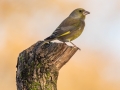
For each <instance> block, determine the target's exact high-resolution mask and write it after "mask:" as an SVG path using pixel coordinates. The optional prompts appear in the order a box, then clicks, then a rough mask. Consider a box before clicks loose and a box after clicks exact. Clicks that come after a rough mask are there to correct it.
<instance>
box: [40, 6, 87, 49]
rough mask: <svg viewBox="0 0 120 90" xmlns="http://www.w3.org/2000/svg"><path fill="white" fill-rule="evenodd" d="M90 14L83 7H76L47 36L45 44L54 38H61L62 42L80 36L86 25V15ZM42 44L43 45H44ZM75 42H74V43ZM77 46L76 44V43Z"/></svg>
mask: <svg viewBox="0 0 120 90" xmlns="http://www.w3.org/2000/svg"><path fill="white" fill-rule="evenodd" d="M87 14H89V12H88V11H85V10H84V9H82V8H78V9H75V10H74V11H73V12H72V13H71V14H70V15H69V16H68V17H67V18H66V19H65V20H64V21H63V22H62V23H61V24H60V25H59V26H58V28H57V29H56V30H55V31H54V32H53V33H52V35H51V36H49V37H47V38H46V39H45V40H44V42H43V44H44V43H46V42H49V41H52V40H56V39H57V40H60V41H62V42H70V43H72V42H71V41H72V40H74V39H76V38H77V37H79V36H80V35H81V33H82V31H83V29H84V26H85V22H84V20H85V16H86V15H87ZM43 44H41V45H43ZM72 44H73V43H72ZM73 45H74V44H73ZM74 46H75V47H76V45H74Z"/></svg>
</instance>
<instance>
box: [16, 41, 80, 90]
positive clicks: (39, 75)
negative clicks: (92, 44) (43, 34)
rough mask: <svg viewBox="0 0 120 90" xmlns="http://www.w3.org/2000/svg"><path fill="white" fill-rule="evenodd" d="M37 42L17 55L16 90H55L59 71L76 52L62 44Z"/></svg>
mask: <svg viewBox="0 0 120 90" xmlns="http://www.w3.org/2000/svg"><path fill="white" fill-rule="evenodd" d="M41 43H42V41H38V42H37V43H35V44H34V45H32V46H31V47H29V48H28V49H26V50H24V51H23V52H21V53H20V54H19V57H18V62H17V66H16V67H17V71H16V83H17V90H57V78H58V74H59V70H60V69H61V68H62V66H63V65H65V64H66V63H67V62H68V61H69V60H70V58H71V57H72V56H73V55H74V54H75V52H76V51H77V50H78V48H76V47H72V46H68V45H66V44H64V43H52V42H50V43H49V44H47V43H46V44H44V45H43V46H40V45H41Z"/></svg>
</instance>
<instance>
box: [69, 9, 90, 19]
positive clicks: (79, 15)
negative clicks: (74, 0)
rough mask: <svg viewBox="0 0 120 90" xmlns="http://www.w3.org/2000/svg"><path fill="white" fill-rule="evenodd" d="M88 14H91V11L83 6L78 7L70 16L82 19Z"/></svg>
mask: <svg viewBox="0 0 120 90" xmlns="http://www.w3.org/2000/svg"><path fill="white" fill-rule="evenodd" d="M87 14H90V12H88V11H86V10H84V9H83V8H78V9H75V10H74V11H73V12H72V13H71V14H70V17H73V18H80V19H83V20H84V19H85V16H86V15H87Z"/></svg>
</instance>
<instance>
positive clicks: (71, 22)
mask: <svg viewBox="0 0 120 90" xmlns="http://www.w3.org/2000/svg"><path fill="white" fill-rule="evenodd" d="M79 27H80V19H73V18H71V17H68V18H66V19H65V20H64V21H63V22H62V23H61V24H60V25H59V26H58V28H57V29H56V30H55V31H54V32H53V33H52V35H54V36H55V37H56V38H57V37H61V36H64V35H68V34H70V33H71V32H72V31H73V30H77V29H78V28H79Z"/></svg>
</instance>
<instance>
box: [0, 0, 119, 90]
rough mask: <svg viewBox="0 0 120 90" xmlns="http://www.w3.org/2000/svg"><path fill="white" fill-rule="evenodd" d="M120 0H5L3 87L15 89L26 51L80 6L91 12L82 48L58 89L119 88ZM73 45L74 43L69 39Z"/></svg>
mask: <svg viewBox="0 0 120 90" xmlns="http://www.w3.org/2000/svg"><path fill="white" fill-rule="evenodd" d="M119 3H120V2H119V0H0V90H16V80H15V79H16V63H17V57H18V55H19V53H20V52H21V51H23V50H24V49H26V48H28V47H29V46H31V45H32V44H34V43H36V42H37V41H39V40H43V39H44V38H46V37H47V36H49V35H50V34H51V33H52V32H53V31H54V30H55V29H56V27H57V26H58V25H59V24H60V23H61V22H62V21H63V20H64V19H65V18H66V17H67V16H68V15H69V14H70V13H71V11H73V10H74V9H76V8H79V7H82V8H84V9H86V10H88V11H90V12H91V14H90V15H88V16H87V17H86V20H85V21H86V27H85V30H84V32H83V33H82V35H81V36H80V37H79V38H78V39H76V40H74V41H73V42H74V43H75V44H76V45H77V46H78V47H80V48H81V49H82V50H81V51H77V53H76V54H75V55H74V56H73V57H72V58H71V60H70V61H69V62H68V63H67V64H66V65H65V66H64V67H63V68H62V69H61V70H60V74H59V78H58V90H120V4H119ZM68 45H70V44H68Z"/></svg>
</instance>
